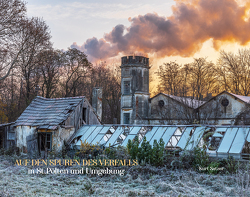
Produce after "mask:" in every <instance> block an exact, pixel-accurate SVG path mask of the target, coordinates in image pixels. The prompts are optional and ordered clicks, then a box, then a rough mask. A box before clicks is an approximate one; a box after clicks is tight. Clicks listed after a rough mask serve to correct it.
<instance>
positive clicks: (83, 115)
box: [82, 108, 87, 123]
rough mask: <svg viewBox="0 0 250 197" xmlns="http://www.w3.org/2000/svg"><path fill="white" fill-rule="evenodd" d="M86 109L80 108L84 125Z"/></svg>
mask: <svg viewBox="0 0 250 197" xmlns="http://www.w3.org/2000/svg"><path fill="white" fill-rule="evenodd" d="M86 110H87V109H86V108H82V120H83V121H84V123H86Z"/></svg>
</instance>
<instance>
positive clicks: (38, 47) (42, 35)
mask: <svg viewBox="0 0 250 197" xmlns="http://www.w3.org/2000/svg"><path fill="white" fill-rule="evenodd" d="M50 38H51V36H50V32H49V28H48V26H47V25H46V23H45V22H44V21H43V20H42V19H40V18H31V19H26V21H25V23H24V24H23V29H22V31H21V32H20V34H19V39H21V40H23V41H24V40H25V44H24V49H25V50H23V51H22V52H21V54H20V55H19V58H18V65H19V68H20V70H21V73H22V76H21V77H22V79H23V80H24V87H25V99H26V103H27V104H29V102H30V101H31V99H32V97H31V94H32V93H33V94H34V92H35V87H36V86H37V85H38V83H39V78H40V70H39V67H38V64H39V58H38V54H40V53H41V52H42V51H43V50H46V49H49V48H51V43H50ZM26 40H27V41H26Z"/></svg>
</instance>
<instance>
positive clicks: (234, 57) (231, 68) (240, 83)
mask: <svg viewBox="0 0 250 197" xmlns="http://www.w3.org/2000/svg"><path fill="white" fill-rule="evenodd" d="M218 64H219V68H218V74H219V76H220V83H221V84H222V85H223V87H224V89H225V90H226V91H230V92H233V93H235V94H241V95H245V96H247V95H249V93H250V50H246V49H245V50H239V52H238V54H233V53H231V52H229V53H227V52H225V51H221V52H220V58H219V61H218Z"/></svg>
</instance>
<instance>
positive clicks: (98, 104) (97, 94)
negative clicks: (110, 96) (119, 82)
mask: <svg viewBox="0 0 250 197" xmlns="http://www.w3.org/2000/svg"><path fill="white" fill-rule="evenodd" d="M92 107H93V109H94V111H95V112H96V114H97V116H98V118H99V119H100V121H101V120H102V88H100V87H94V88H93V90H92Z"/></svg>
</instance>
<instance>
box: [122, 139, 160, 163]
mask: <svg viewBox="0 0 250 197" xmlns="http://www.w3.org/2000/svg"><path fill="white" fill-rule="evenodd" d="M127 149H128V153H129V155H130V156H131V158H132V159H138V162H139V164H146V163H150V164H151V165H153V166H162V165H163V161H164V155H165V146H164V141H163V139H160V142H159V143H158V142H157V141H156V140H154V144H153V147H152V146H151V145H150V144H149V142H148V141H147V140H146V138H145V137H144V138H143V141H142V144H141V147H139V139H138V136H136V137H135V139H134V140H133V141H131V140H129V141H128V144H127Z"/></svg>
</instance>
